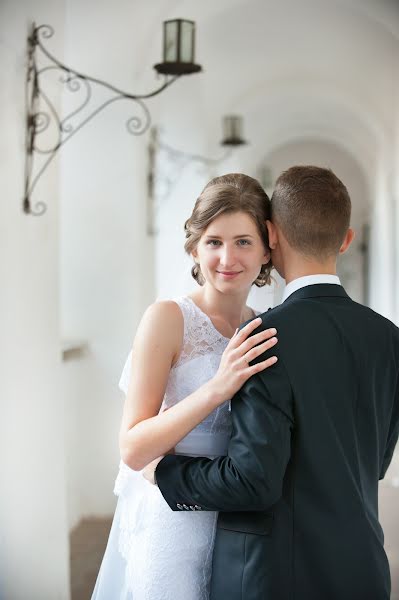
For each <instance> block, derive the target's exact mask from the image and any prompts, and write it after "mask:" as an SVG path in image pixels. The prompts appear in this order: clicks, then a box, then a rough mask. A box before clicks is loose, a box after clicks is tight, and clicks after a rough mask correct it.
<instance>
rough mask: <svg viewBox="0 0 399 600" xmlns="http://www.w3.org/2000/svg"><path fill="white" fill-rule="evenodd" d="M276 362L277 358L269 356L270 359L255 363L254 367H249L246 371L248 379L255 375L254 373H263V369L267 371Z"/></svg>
mask: <svg viewBox="0 0 399 600" xmlns="http://www.w3.org/2000/svg"><path fill="white" fill-rule="evenodd" d="M277 361H278V358H277V356H271V357H270V358H268V359H266V360H263V361H262V362H259V363H256V365H251V366H250V367H249V369H248V371H247V372H248V379H249V378H250V377H251V376H252V375H255V373H260V372H261V371H264V370H265V369H268V368H269V367H271V366H273V365H275V364H276V362H277Z"/></svg>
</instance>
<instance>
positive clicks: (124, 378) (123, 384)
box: [119, 351, 132, 394]
mask: <svg viewBox="0 0 399 600" xmlns="http://www.w3.org/2000/svg"><path fill="white" fill-rule="evenodd" d="M131 361H132V351H130V352H129V356H128V357H127V359H126V362H125V366H124V367H123V371H122V375H121V378H120V380H119V389H120V390H122V392H124V394H127V390H128V387H129V383H130V374H131V368H130V363H131Z"/></svg>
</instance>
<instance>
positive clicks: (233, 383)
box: [212, 317, 277, 403]
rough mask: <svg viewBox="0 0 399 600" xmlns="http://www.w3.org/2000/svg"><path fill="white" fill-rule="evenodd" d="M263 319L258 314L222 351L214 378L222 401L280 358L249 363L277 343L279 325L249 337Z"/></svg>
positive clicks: (213, 382) (214, 384)
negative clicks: (277, 327)
mask: <svg viewBox="0 0 399 600" xmlns="http://www.w3.org/2000/svg"><path fill="white" fill-rule="evenodd" d="M261 323H262V319H261V318H259V317H257V318H256V319H254V320H253V321H250V322H249V323H248V324H247V325H245V327H243V328H242V329H240V331H238V332H236V333H235V334H234V335H233V337H232V338H231V340H230V341H229V343H228V344H227V346H226V348H225V351H224V352H223V354H222V358H221V361H220V365H219V369H218V371H217V373H216V375H215V376H214V377H213V379H212V384H213V386H214V389H216V390H217V391H218V393H219V395H220V399H221V403H222V402H225V401H226V400H229V399H230V398H232V397H233V396H234V394H235V393H236V392H238V390H239V389H240V388H241V387H242V385H243V384H244V383H245V382H246V381H247V379H249V378H250V377H251V375H254V374H255V373H259V372H260V371H264V370H265V369H267V368H269V367H271V366H272V365H274V364H275V363H276V362H277V356H272V357H270V358H268V359H266V360H263V361H261V362H258V363H256V364H254V365H250V364H249V363H250V362H251V361H253V360H254V359H255V358H257V357H258V356H260V355H261V354H263V353H264V352H266V350H269V348H272V347H273V346H274V345H275V344H277V338H276V337H275V335H276V333H277V331H276V329H274V328H272V329H265V330H264V331H261V332H260V333H255V334H254V335H252V336H250V337H248V336H249V335H250V334H251V333H252V331H254V330H255V329H256V328H257V327H259V325H260V324H261Z"/></svg>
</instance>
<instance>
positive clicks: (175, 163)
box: [147, 115, 247, 235]
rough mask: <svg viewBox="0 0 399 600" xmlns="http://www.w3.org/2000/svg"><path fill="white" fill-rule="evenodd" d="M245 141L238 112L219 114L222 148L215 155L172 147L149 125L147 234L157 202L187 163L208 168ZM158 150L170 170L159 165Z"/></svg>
mask: <svg viewBox="0 0 399 600" xmlns="http://www.w3.org/2000/svg"><path fill="white" fill-rule="evenodd" d="M246 143H247V142H246V141H245V139H244V137H243V119H242V117H241V116H238V115H226V116H224V117H223V139H222V140H221V142H220V144H221V146H223V147H224V148H225V151H224V152H223V154H222V155H221V156H219V157H218V158H212V157H208V156H204V155H202V154H193V153H190V152H185V151H183V150H179V149H178V148H174V147H173V146H170V145H169V144H167V143H166V142H164V141H163V140H162V137H161V135H160V132H159V130H158V128H157V127H152V128H151V135H150V143H149V146H148V204H147V233H148V235H155V234H156V233H157V229H156V226H155V223H154V222H155V216H156V209H157V206H158V203H159V201H162V200H164V199H165V198H166V197H167V196H168V195H169V194H170V192H171V190H172V189H173V187H174V185H175V184H176V182H177V181H178V179H179V177H180V176H181V174H182V172H183V169H184V168H185V167H187V166H188V165H189V164H191V163H196V164H198V165H202V166H204V167H209V168H211V167H215V166H217V165H219V164H221V163H222V162H223V161H225V160H226V159H227V158H229V156H231V154H232V152H233V150H234V148H237V147H238V146H243V145H244V144H246ZM161 153H163V154H164V155H166V157H167V158H169V159H170V161H171V164H172V169H171V172H170V173H165V172H164V171H165V170H164V169H160V168H159V165H158V159H159V156H160V154H161ZM156 184H161V186H162V187H163V191H162V193H161V194H160V193H159V192H158V193H157V191H156V187H157V185H156ZM159 196H162V197H159Z"/></svg>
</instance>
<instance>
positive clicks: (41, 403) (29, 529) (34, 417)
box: [0, 0, 69, 600]
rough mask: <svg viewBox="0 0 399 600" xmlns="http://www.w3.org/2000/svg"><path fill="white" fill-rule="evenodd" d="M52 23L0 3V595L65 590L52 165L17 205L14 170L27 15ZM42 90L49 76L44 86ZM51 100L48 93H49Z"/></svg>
mask: <svg viewBox="0 0 399 600" xmlns="http://www.w3.org/2000/svg"><path fill="white" fill-rule="evenodd" d="M33 19H35V20H36V21H37V22H42V21H47V19H48V20H49V21H50V22H51V23H52V24H54V25H55V26H56V27H57V31H58V37H57V40H56V42H55V48H56V49H57V51H58V53H59V54H61V55H62V48H63V46H62V41H63V29H64V23H63V2H62V1H61V0H58V1H56V2H54V1H53V2H47V1H45V0H42V1H38V2H36V3H35V10H34V11H33V8H32V3H31V2H30V1H29V0H26V1H25V2H19V3H15V2H11V1H6V2H2V4H1V14H0V23H1V49H0V70H1V73H2V77H3V81H2V86H1V94H2V102H1V107H2V111H1V131H2V135H1V150H0V153H1V156H0V165H1V167H0V168H1V191H2V200H1V203H0V211H1V217H0V223H1V225H0V227H1V236H0V238H1V251H0V271H1V294H0V296H1V311H0V319H1V325H0V330H1V336H0V340H1V342H0V343H1V346H0V370H1V375H0V382H1V397H0V402H1V419H0V456H1V459H0V460H1V483H0V597H1V598H2V599H4V600H26V599H27V598H29V600H55V599H59V600H61V599H67V598H69V566H68V537H67V536H68V529H67V519H66V473H65V438H64V414H65V413H64V404H63V395H62V392H61V388H60V378H59V375H60V345H59V341H60V340H59V302H58V255H59V248H58V218H59V213H58V211H59V191H58V190H59V188H58V170H57V165H56V164H53V165H52V168H51V169H50V170H49V172H48V173H46V175H45V176H44V179H45V183H44V184H43V185H42V184H39V185H38V188H37V194H35V199H36V200H37V199H41V200H43V201H45V202H46V203H47V205H48V208H47V212H46V214H45V215H44V216H42V217H32V216H27V215H25V214H24V213H23V212H22V210H21V205H22V196H23V172H24V161H23V157H24V141H25V140H24V123H25V106H24V81H25V66H26V57H25V40H26V36H27V32H28V23H29V22H30V21H32V20H33ZM50 89H51V84H50ZM55 101H56V103H57V93H56V92H55Z"/></svg>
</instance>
